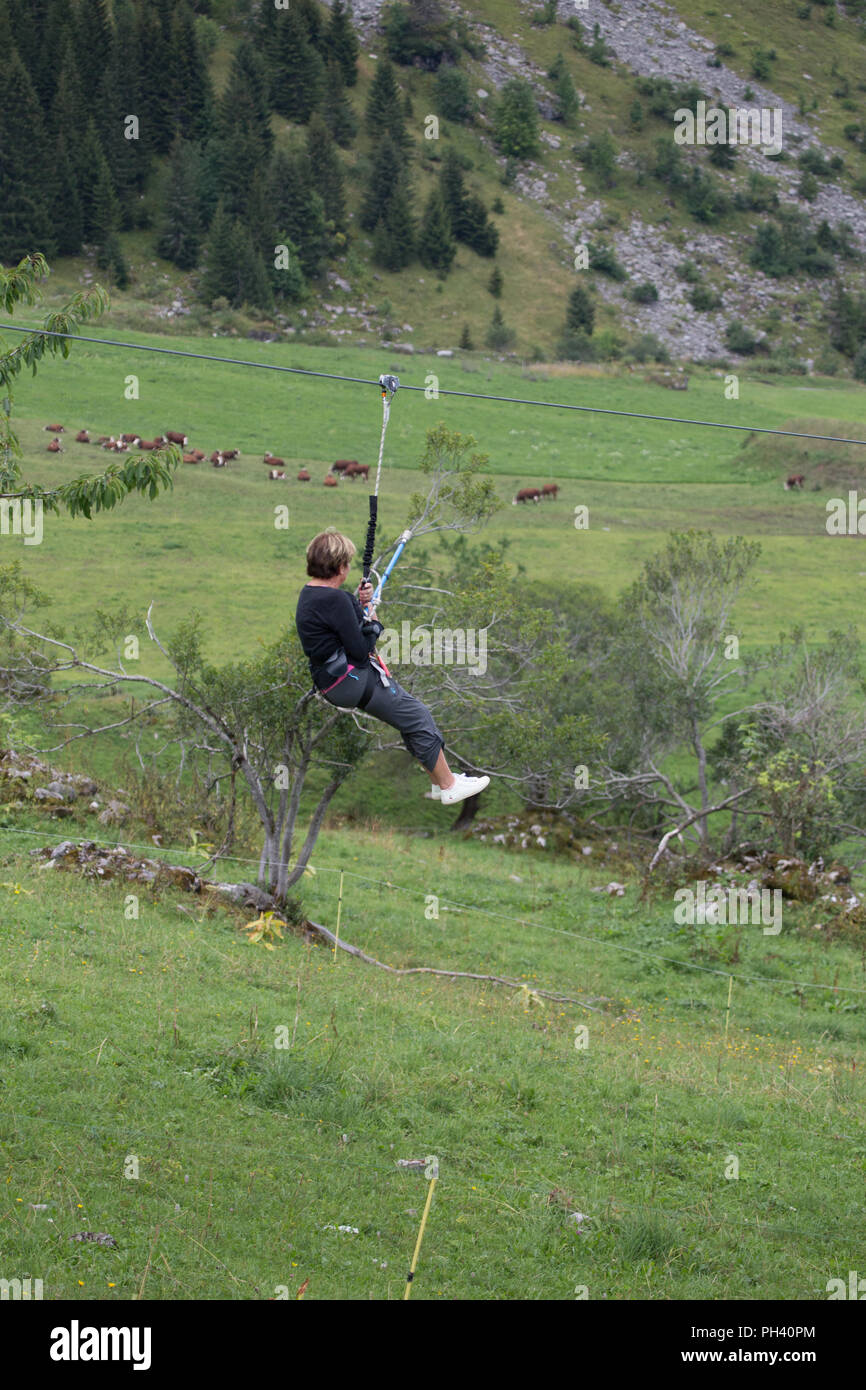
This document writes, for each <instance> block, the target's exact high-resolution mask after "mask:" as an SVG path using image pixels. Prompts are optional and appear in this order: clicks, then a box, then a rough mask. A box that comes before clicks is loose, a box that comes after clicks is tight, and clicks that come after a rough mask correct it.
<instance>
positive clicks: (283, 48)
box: [271, 5, 325, 124]
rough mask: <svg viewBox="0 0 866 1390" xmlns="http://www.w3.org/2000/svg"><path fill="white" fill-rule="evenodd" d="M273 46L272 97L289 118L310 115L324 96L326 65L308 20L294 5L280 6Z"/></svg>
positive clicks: (303, 120)
mask: <svg viewBox="0 0 866 1390" xmlns="http://www.w3.org/2000/svg"><path fill="white" fill-rule="evenodd" d="M275 14H276V21H277V22H276V26H275V28H274V34H273V42H272V47H271V73H272V77H271V101H272V104H273V107H274V110H276V111H278V112H279V113H280V115H281V116H285V118H286V120H287V121H300V122H301V123H302V124H303V123H305V122H306V121H308V120H309V119H310V116H311V115H312V113H313V112H314V111H315V110H316V108H317V106H318V105H319V102H320V101H321V98H322V93H323V91H324V86H325V65H324V63H323V61H322V58H321V55H320V54H319V53H318V52H317V51H316V49H315V48H314V47H313V45H312V44H311V43H310V41H309V38H308V37H307V28H306V25H305V24H304V20H303V18H302V16H301V15H300V13H299V12H298V10H297V9H296V7H295V6H294V5H293V6H292V7H291V8H290V9H288V10H277V11H276V12H275Z"/></svg>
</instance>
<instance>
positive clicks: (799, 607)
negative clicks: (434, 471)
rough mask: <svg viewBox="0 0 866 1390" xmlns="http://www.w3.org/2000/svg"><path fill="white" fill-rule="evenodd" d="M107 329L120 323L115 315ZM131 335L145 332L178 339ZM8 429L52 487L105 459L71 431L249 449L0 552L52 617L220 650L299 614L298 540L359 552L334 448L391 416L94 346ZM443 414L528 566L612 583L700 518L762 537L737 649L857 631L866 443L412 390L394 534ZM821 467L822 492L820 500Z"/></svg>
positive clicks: (787, 421) (849, 426) (281, 355)
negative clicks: (758, 436)
mask: <svg viewBox="0 0 866 1390" xmlns="http://www.w3.org/2000/svg"><path fill="white" fill-rule="evenodd" d="M10 336H11V335H10ZM94 336H104V337H110V336H112V331H111V324H110V322H106V323H105V324H104V325H103V326H102V327H100V328H99V329H97V330H96V332H95V333H94ZM128 336H129V339H130V341H135V342H141V343H151V344H157V345H159V343H160V342H163V343H164V341H165V340H164V339H158V338H156V337H153V336H148V335H141V334H133V335H128ZM172 345H174V346H177V347H179V348H181V349H187V350H190V351H198V350H203V351H206V352H213V354H214V355H216V356H237V357H243V358H245V359H248V360H250V361H255V362H266V363H271V364H277V365H283V366H305V367H307V368H309V369H311V370H315V371H325V372H333V373H336V374H340V375H347V376H356V377H362V378H365V379H368V380H373V381H375V380H376V379H377V378H378V376H379V374H380V372H382V371H386V370H396V371H397V373H398V375H401V377H402V379H403V380H404V382H405V383H406V384H407V385H415V386H423V385H424V384H425V379H426V378H427V377H428V375H429V374H430V373H431V372H432V373H435V374H436V376H437V377H438V381H439V387H440V389H441V390H442V391H446V390H457V391H463V390H466V391H472V392H478V393H480V394H489V395H502V396H511V397H520V398H524V399H533V400H541V401H557V400H558V401H564V402H567V403H570V404H575V405H587V406H599V407H602V408H604V409H612V410H632V411H636V412H644V413H648V414H660V415H662V414H663V415H675V416H679V417H687V418H693V419H705V420H717V421H722V422H726V423H735V424H739V423H743V424H756V425H760V426H763V427H766V428H775V429H779V428H791V429H800V430H805V431H806V432H819V433H830V434H835V433H837V432H838V431H842V432H844V433H847V434H851V435H854V436H859V437H864V435H866V425H864V424H863V423H861V422H863V421H864V418H866V411H864V404H866V391H864V388H863V387H862V386H857V385H856V384H853V383H847V382H845V383H842V382H838V383H837V382H832V381H830V380H827V379H817V380H815V381H814V382H809V383H808V385H807V384H805V383H804V380H803V378H793V379H790V380H787V379H783V378H780V379H774V380H773V381H772V383H769V382H762V381H761V380H760V379H758V378H757V377H755V378H753V377H744V378H743V380H742V382H741V390H740V399H739V400H738V401H727V400H725V398H724V390H723V380H722V378H721V377H720V376H716V375H714V374H712V373H710V372H703V373H698V374H697V375H695V376H694V377H693V378H692V383H691V385H690V388H689V390H688V392H671V391H667V390H665V389H663V388H662V387H659V386H654V385H652V384H648V383H646V382H645V381H644V380H643V379H642V378H639V377H638V376H637V374H634V375H630V374H627V373H626V374H618V373H610V374H608V373H601V372H595V373H592V374H584V373H580V372H577V371H572V372H569V373H565V374H550V375H546V374H545V373H544V371H543V370H541V369H536V370H533V371H531V372H529V373H527V372H524V371H522V370H521V369H520V368H517V367H514V366H509V365H507V364H501V363H496V362H486V361H484V360H483V359H480V358H472V359H471V360H459V361H458V360H455V361H450V362H448V361H442V360H441V359H436V358H432V359H412V360H411V361H407V360H406V359H392V358H391V357H390V356H389V355H387V354H385V353H383V352H382V351H376V350H372V349H371V350H365V349H357V348H356V349H346V350H343V351H333V350H329V349H326V348H314V347H309V346H306V345H305V346H303V347H301V346H300V345H298V346H283V345H262V344H259V343H255V342H232V343H231V344H227V343H225V342H224V341H221V340H211V341H208V342H207V343H206V344H205V343H203V342H202V340H201V339H194V338H188V339H185V338H178V339H172ZM130 374H135V375H136V376H137V377H138V389H139V399H138V400H133V401H128V400H126V399H125V398H124V388H125V381H126V378H127V376H129V375H130ZM16 418H17V420H18V423H19V432H20V435H21V439H22V443H23V445H24V449H25V460H26V465H27V468H28V470H29V472H30V473H31V474H32V476H33V477H35V478H36V479H37V480H38V481H40V482H43V483H48V482H50V481H51V480H53V479H58V480H60V479H68V478H72V477H75V476H77V475H78V474H80V473H83V472H86V471H96V470H97V469H99V468H101V467H102V466H103V465H104V463H105V460H106V458H109V459H110V457H111V456H110V455H108V456H107V455H106V454H104V453H103V452H102V451H98V450H96V449H94V448H92V447H88V446H87V445H81V444H76V443H75V442H74V438H73V436H74V434H75V433H76V432H77V430H78V429H79V428H82V427H86V428H87V429H89V430H90V431H91V433H92V434H93V435H94V436H95V435H97V434H112V433H113V434H119V433H121V432H124V431H132V430H136V431H141V433H142V436H143V437H153V435H154V434H158V433H160V432H162V431H164V430H166V429H181V430H185V431H186V432H187V433H188V434H189V437H190V440H191V442H192V445H193V446H198V447H200V448H202V449H205V450H207V451H208V452H210V451H211V450H213V449H215V448H229V447H234V448H240V449H241V450H242V457H241V459H240V460H238V461H237V462H236V463H234V464H232V465H230V466H229V467H228V468H226V469H218V470H215V469H213V468H211V467H210V466H209V465H208V464H203V465H201V466H199V467H191V466H181V467H180V468H179V469H178V472H177V477H176V484H175V487H174V490H173V491H172V492H171V493H170V494H168V495H166V496H163V497H161V498H160V499H159V500H158V501H157V502H156V503H155V504H149V503H147V502H143V501H139V500H138V499H132V500H130V501H128V502H126V503H125V504H124V505H123V507H122V508H121V509H119V510H117V511H116V512H114V513H111V514H107V515H104V516H102V517H100V518H99V520H98V522H97V523H93V524H89V523H87V522H86V521H83V520H75V521H70V520H68V519H54V518H48V519H47V520H46V525H45V537H44V541H43V543H42V545H40V546H24V545H23V542H22V541H21V540H20V539H17V538H14V537H5V538H4V540H3V545H4V547H5V553H6V555H7V556H10V557H11V556H12V554H13V553H14V554H16V555H22V556H23V557H24V558H25V561H26V567H27V572H28V574H29V575H30V577H31V578H32V579H33V580H34V581H35V582H37V583H38V584H40V585H41V586H42V587H43V588H44V589H45V590H46V591H47V592H48V593H50V594H51V595H52V597H53V599H54V603H55V606H54V609H53V611H54V613H55V614H56V616H57V617H58V619H59V620H61V621H62V622H66V623H73V622H78V621H80V620H82V619H83V618H84V617H85V616H86V615H87V614H88V613H89V612H90V611H91V610H92V608H93V606H94V604H95V603H96V602H97V601H99V602H100V603H101V602H103V601H104V600H105V599H106V598H108V597H109V596H111V598H112V599H114V600H116V601H122V602H124V603H126V604H127V605H129V606H131V607H133V608H135V609H137V610H141V611H143V610H144V609H146V607H147V605H148V604H149V603H150V601H151V600H152V599H153V600H155V603H156V609H155V615H156V621H157V623H158V624H161V625H167V626H168V627H171V626H172V625H173V624H175V623H176V622H177V621H178V620H179V619H181V618H182V617H183V616H184V615H186V614H188V613H189V612H190V611H191V610H193V609H196V610H199V611H200V612H201V613H202V614H203V616H204V619H205V628H206V631H207V633H208V650H209V651H211V652H212V654H213V655H214V656H226V655H228V654H229V653H232V652H237V651H238V650H239V649H241V648H243V647H244V645H245V644H246V643H247V641H248V640H249V639H252V640H254V635H255V636H256V637H259V638H262V639H264V638H267V637H268V636H269V635H270V634H272V633H273V632H274V631H275V630H276V629H278V628H279V627H281V626H282V625H283V624H285V623H286V622H288V621H290V619H291V617H292V614H293V611H294V601H295V594H296V592H297V589H298V587H299V586H300V584H301V583H302V582H303V552H304V549H305V547H306V544H307V541H308V540H309V538H310V536H311V535H313V534H315V532H316V530H318V529H321V528H322V527H323V526H324V525H326V524H333V525H336V526H338V527H340V528H341V529H343V530H346V531H347V532H349V534H351V535H353V536H354V537H355V539H356V542H357V543H359V544H360V542H361V541H362V539H363V535H364V530H365V527H366V519H367V501H366V491H367V489H366V487H365V485H364V483H363V482H362V481H359V482H356V483H343V484H341V486H340V487H339V489H337V490H333V491H327V492H326V491H324V490H323V488H322V486H321V484H322V481H323V478H324V475H325V472H326V471H327V467H328V465H329V463H330V462H331V461H332V460H334V459H336V458H358V459H361V460H362V461H363V462H367V463H371V464H373V465H374V466H375V461H376V454H377V449H378V443H379V432H380V427H381V411H380V405H379V395H378V391H377V390H376V388H375V387H374V386H372V385H371V386H370V387H369V388H366V389H365V388H364V387H362V386H357V385H349V384H344V383H340V382H332V381H324V380H321V379H317V378H309V377H303V376H290V375H283V374H280V373H277V372H268V371H256V370H252V369H249V368H244V367H239V366H228V365H226V366H221V365H219V364H217V363H212V362H205V363H203V362H195V361H192V360H190V359H184V358H170V357H159V356H153V355H147V354H144V353H141V354H139V353H136V352H134V351H131V350H130V351H124V350H120V349H108V348H99V349H97V348H95V347H85V345H83V344H82V345H80V346H78V347H75V348H74V349H73V352H72V355H71V357H70V359H69V361H67V362H65V363H62V364H59V363H58V364H57V365H53V364H49V365H48V366H46V367H45V368H44V369H43V370H42V371H41V372H40V373H39V375H38V376H37V377H36V379H35V380H22V381H21V382H20V384H19V386H18V389H17V395H16ZM61 418H62V423H63V424H64V425H65V426H66V435H65V437H64V445H65V449H66V452H65V453H64V454H62V455H58V456H51V455H48V454H46V452H45V447H46V444H47V442H48V440H49V438H50V436H48V435H46V434H45V433H44V431H43V426H44V425H45V424H46V423H48V422H50V421H53V420H55V419H61ZM439 420H445V421H446V422H447V423H448V425H449V426H450V427H452V428H456V429H458V430H461V431H462V432H464V433H470V434H472V435H474V436H475V438H476V439H477V440H478V446H479V448H480V449H481V450H482V451H483V452H484V453H486V454H487V455H488V456H489V465H488V467H489V472H490V474H491V476H492V477H493V478H494V480H495V482H496V485H497V490H498V492H499V493H500V496H501V500H502V502H503V507H502V509H501V511H500V512H499V513H498V514H497V515H496V516H495V517H494V518H493V520H492V522H491V523H490V524H489V526H488V528H487V529H486V531H485V536H486V537H489V538H490V539H499V538H500V537H505V538H507V540H508V542H509V558H510V560H511V561H512V562H513V563H514V564H515V565H517V564H519V565H523V566H524V568H525V570H526V572H527V574H528V575H530V576H532V575H535V574H541V573H551V572H552V573H554V574H558V575H559V576H561V578H562V580H563V582H569V581H573V580H591V581H593V582H595V583H597V584H599V585H600V586H601V587H602V588H603V589H604V590H605V591H607V592H608V593H615V592H617V591H618V590H619V589H620V588H622V587H623V586H624V585H625V584H627V583H629V582H630V581H631V580H632V579H633V578H635V577H636V575H637V574H638V572H639V570H640V567H641V565H642V563H643V561H644V560H645V559H646V557H647V556H648V555H649V554H650V553H652V551H654V550H655V549H657V548H658V547H659V546H660V545H661V544H662V543H663V540H664V536H665V534H666V533H667V532H668V531H669V530H670V529H673V528H676V527H678V528H680V529H688V528H690V527H695V528H697V529H711V530H716V531H718V532H720V533H724V534H744V535H749V536H751V537H754V538H756V539H758V540H760V541H761V544H762V546H763V556H762V560H761V563H760V565H759V573H758V576H757V584H756V586H755V588H754V590H753V591H752V592H751V593H750V594H749V595H748V597H747V598H746V599H745V600H744V602H743V604H742V606H741V618H742V623H743V630H742V633H741V636H742V638H743V640H744V641H745V642H746V643H753V642H757V641H762V642H766V641H773V640H775V638H776V637H777V635H778V632H779V631H780V629H781V627H783V626H784V627H787V626H788V625H790V624H791V623H792V622H795V621H800V622H803V623H805V624H806V625H807V626H808V627H810V628H811V629H812V630H813V634H814V635H817V634H819V633H820V632H821V631H822V630H823V629H824V627H826V626H845V625H847V624H849V623H853V624H854V625H858V624H860V623H861V622H862V612H863V604H862V595H863V592H864V589H863V579H864V575H866V554H864V553H861V547H860V546H859V545H858V544H857V540H856V538H854V539H853V540H852V539H848V538H837V537H831V536H828V535H827V533H826V529H825V521H826V503H827V500H828V498H829V497H831V496H839V495H847V482H846V481H845V479H846V478H847V476H848V474H847V473H846V474H845V478H843V477H842V474H843V473H844V472H845V470H844V469H843V467H842V465H841V464H839V466H838V468H837V470H836V471H837V475H838V477H837V482H836V483H835V484H834V483H833V481H832V479H833V471H834V467H836V465H834V463H833V459H834V458H837V457H839V458H841V457H842V455H843V454H844V453H845V452H846V451H847V453H848V454H849V455H850V459H851V462H850V464H847V465H846V466H845V467H846V468H847V470H848V473H850V474H851V476H852V477H859V478H861V479H862V478H863V476H864V474H866V449H859V448H856V449H855V448H854V446H833V445H810V446H809V448H808V449H807V450H806V456H805V458H804V456H803V441H791V446H790V452H789V451H788V447H787V446H786V445H785V442H784V441H773V448H772V449H764V450H763V451H760V450H756V449H755V447H754V446H753V445H748V446H747V447H746V448H744V447H743V444H744V441H745V440H746V438H747V437H746V436H745V435H742V434H740V433H736V432H733V431H731V432H729V431H727V430H712V429H701V428H698V427H695V426H677V425H673V424H664V423H657V422H654V421H647V420H639V419H624V418H615V417H613V416H604V415H592V414H582V413H578V412H574V413H572V412H569V411H557V410H545V409H542V408H538V407H533V406H516V405H512V406H503V405H499V404H497V403H495V402H490V401H477V400H467V399H460V398H457V397H445V396H440V398H439V399H438V400H427V399H426V398H425V396H424V394H423V393H422V392H420V391H419V392H409V391H403V392H402V393H400V394H398V396H397V399H396V401H395V404H394V407H393V410H392V417H391V425H390V427H389V432H388V437H387V450H386V466H385V473H384V479H383V485H382V499H381V509H380V516H381V522H380V535H381V536H382V537H383V538H384V537H388V538H390V537H394V536H396V535H397V534H398V533H399V531H400V530H401V529H402V527H403V526H404V524H405V519H406V507H407V500H408V497H409V496H410V494H411V493H412V492H414V491H415V490H416V488H417V486H418V482H419V475H418V473H417V467H416V466H417V462H418V460H419V458H420V455H421V454H422V452H423V448H424V440H425V434H426V430H427V429H428V428H429V427H430V426H431V425H433V424H435V423H437V422H438V421H439ZM265 450H270V451H271V452H272V453H273V454H275V455H277V456H278V457H281V458H284V459H285V460H286V462H287V464H288V466H289V467H288V481H287V482H286V483H285V484H282V483H280V484H276V483H273V482H270V481H269V480H268V477H267V469H266V468H265V466H264V464H263V463H262V456H263V454H264V451H265ZM809 450H811V458H810V457H809ZM301 464H304V465H306V466H307V468H308V469H309V471H310V472H311V474H312V479H313V480H312V482H311V483H310V484H298V483H297V482H296V481H295V478H294V474H295V472H296V466H297V465H301ZM795 465H796V470H797V471H804V472H805V473H806V474H807V485H806V491H804V492H803V493H802V494H794V493H785V492H784V491H783V490H782V486H781V483H782V481H783V479H784V477H785V476H786V475H787V473H788V472H789V471H791V469H792V468H793V467H794V466H795ZM828 470H829V474H828ZM815 477H817V478H818V480H819V482H820V484H821V486H820V490H819V491H816V492H813V491H811V490H810V488H811V485H812V482H813V478H815ZM839 479H841V481H840V480H839ZM547 481H557V482H559V483H560V484H561V491H560V494H559V497H558V499H557V500H556V502H553V503H550V502H548V503H545V504H543V505H541V506H529V507H517V508H515V507H512V506H511V505H510V503H511V499H512V497H513V495H514V493H515V491H516V490H517V488H518V487H520V486H523V485H526V484H532V483H543V482H547ZM843 486H844V490H843ZM282 503H288V505H289V509H290V515H289V521H290V524H289V527H288V529H287V530H286V529H277V528H276V526H275V516H274V508H275V506H277V505H278V504H282ZM578 505H586V506H588V507H589V511H590V516H589V529H588V530H576V529H575V526H574V508H575V507H576V506H578ZM58 576H63V579H62V580H61V582H60V583H58ZM831 613H832V623H831V622H830V621H829V615H830V614H831Z"/></svg>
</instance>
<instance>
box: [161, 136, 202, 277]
mask: <svg viewBox="0 0 866 1390" xmlns="http://www.w3.org/2000/svg"><path fill="white" fill-rule="evenodd" d="M199 171H200V160H199V157H198V154H197V153H196V151H195V150H193V149H192V148H191V147H190V145H189V144H188V143H187V142H186V141H184V140H182V139H181V137H180V136H178V137H177V139H176V140H175V142H174V146H173V147H172V152H171V170H170V174H169V181H168V189H167V192H166V199H165V213H164V217H163V223H162V229H161V231H160V236H159V241H158V242H157V246H156V249H157V253H158V254H159V255H160V256H163V257H165V259H166V260H167V261H172V262H173V263H174V265H176V266H178V267H179V268H180V269H181V270H192V269H193V268H194V267H195V266H196V265H198V260H199V254H200V252H201V247H202V235H203V229H202V219H201V203H200V195H199Z"/></svg>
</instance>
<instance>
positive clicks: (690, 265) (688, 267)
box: [677, 261, 701, 285]
mask: <svg viewBox="0 0 866 1390" xmlns="http://www.w3.org/2000/svg"><path fill="white" fill-rule="evenodd" d="M677 275H678V276H679V277H680V279H681V280H686V281H688V283H689V284H690V285H697V284H698V282H699V281H700V278H701V271H700V269H699V267H698V266H696V265H695V263H694V261H681V262H680V264H679V265H678V266H677Z"/></svg>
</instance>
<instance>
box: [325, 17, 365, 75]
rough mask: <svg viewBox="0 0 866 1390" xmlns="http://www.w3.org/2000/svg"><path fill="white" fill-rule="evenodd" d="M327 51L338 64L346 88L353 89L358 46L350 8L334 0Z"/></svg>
mask: <svg viewBox="0 0 866 1390" xmlns="http://www.w3.org/2000/svg"><path fill="white" fill-rule="evenodd" d="M327 51H328V53H330V54H331V55H332V56H333V57H334V58H335V59H336V61H337V62H338V63H339V65H340V67H341V69H342V72H343V81H344V82H345V84H346V86H347V87H354V85H355V83H356V82H357V81H358V54H359V52H360V44H359V43H358V37H357V35H356V33H355V30H354V27H353V25H352V7H351V5H344V4H343V0H334V3H333V5H332V6H331V19H330V23H329V24H328V32H327Z"/></svg>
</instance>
